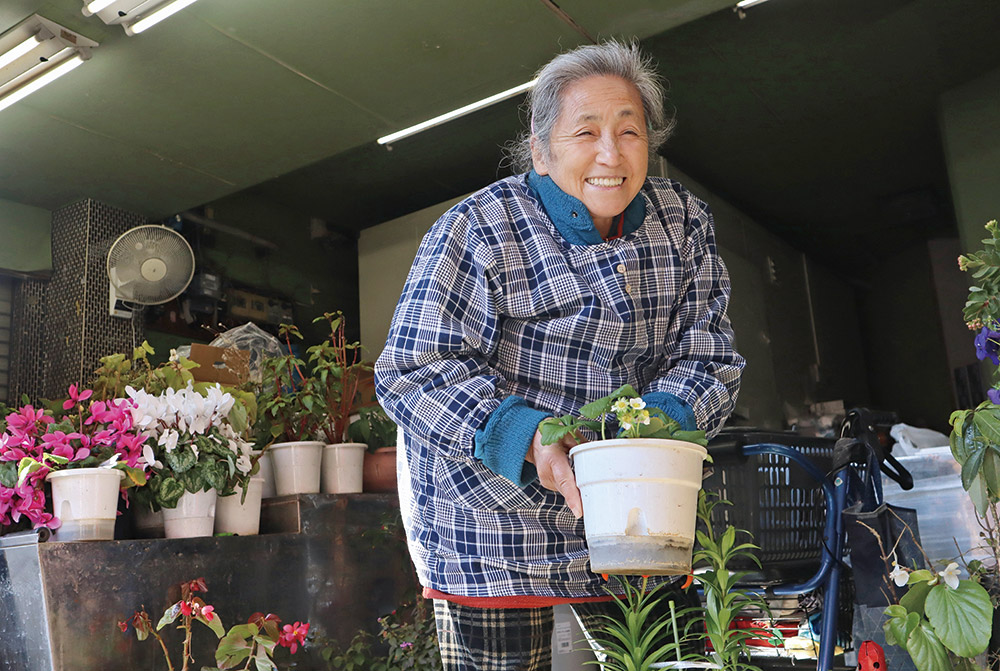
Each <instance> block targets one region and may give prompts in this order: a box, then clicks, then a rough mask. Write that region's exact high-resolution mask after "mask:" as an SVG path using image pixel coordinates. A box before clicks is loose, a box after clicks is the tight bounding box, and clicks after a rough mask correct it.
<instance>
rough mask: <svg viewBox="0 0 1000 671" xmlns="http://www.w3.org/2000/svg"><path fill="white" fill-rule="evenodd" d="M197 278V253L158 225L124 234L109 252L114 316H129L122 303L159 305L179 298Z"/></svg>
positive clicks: (111, 305)
mask: <svg viewBox="0 0 1000 671" xmlns="http://www.w3.org/2000/svg"><path fill="white" fill-rule="evenodd" d="M193 276H194V252H193V251H191V245H189V244H188V242H187V240H185V239H184V237H183V236H182V235H181V234H180V233H177V232H176V231H174V230H173V229H170V228H167V227H166V226H159V225H155V224H150V225H145V226H136V227H135V228H132V229H129V230H127V231H125V232H124V233H122V234H121V235H120V236H119V237H118V239H117V240H115V241H114V243H112V245H111V249H110V250H109V251H108V279H109V280H110V281H111V299H110V309H111V314H112V315H114V316H116V317H129V316H131V311H130V310H128V309H127V308H125V307H124V306H122V305H121V301H126V302H129V303H137V304H139V305H158V304H160V303H166V302H167V301H169V300H171V299H174V298H176V297H177V296H179V295H180V294H181V293H182V292H183V291H184V290H185V289H186V288H187V286H188V284H190V283H191V278H192V277H193Z"/></svg>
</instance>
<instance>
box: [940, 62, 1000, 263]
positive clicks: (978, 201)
mask: <svg viewBox="0 0 1000 671" xmlns="http://www.w3.org/2000/svg"><path fill="white" fill-rule="evenodd" d="M998 119H1000V69H997V70H994V71H993V72H991V73H989V74H987V75H985V76H983V77H980V78H979V79H975V80H973V81H971V82H968V83H966V84H963V85H962V86H958V87H956V88H954V89H952V90H951V91H949V92H948V93H946V94H945V95H944V96H942V98H941V135H942V138H943V142H944V151H945V160H946V161H947V164H948V179H949V181H950V182H951V196H952V201H953V203H954V205H955V217H956V220H957V221H958V229H959V238H960V239H961V242H962V249H963V250H970V251H971V250H974V249H978V248H979V241H980V240H981V239H983V238H984V237H985V231H983V225H984V224H985V223H986V222H987V221H989V220H990V219H1000V192H998V188H997V184H998V179H1000V177H998V176H1000V123H998V122H997V120H998Z"/></svg>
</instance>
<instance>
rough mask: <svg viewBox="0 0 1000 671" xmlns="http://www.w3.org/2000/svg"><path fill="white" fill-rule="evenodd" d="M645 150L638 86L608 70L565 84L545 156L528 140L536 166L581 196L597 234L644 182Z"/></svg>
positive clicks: (556, 181)
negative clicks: (607, 74)
mask: <svg viewBox="0 0 1000 671" xmlns="http://www.w3.org/2000/svg"><path fill="white" fill-rule="evenodd" d="M648 152H649V142H648V138H647V135H646V118H645V115H644V114H643V111H642V99H641V98H640V97H639V92H638V91H637V90H636V88H635V87H634V86H632V85H631V84H629V83H628V82H626V81H625V80H624V79H620V78H618V77H612V76H606V75H597V76H593V77H587V78H586V79H581V80H579V81H576V82H574V83H573V84H571V85H569V86H568V87H566V90H565V91H564V92H563V94H562V104H561V106H560V110H559V117H558V118H557V119H556V123H555V125H553V127H552V134H551V136H550V139H549V151H548V156H547V157H546V156H545V154H544V152H542V151H541V148H540V147H538V146H536V145H535V144H534V142H533V143H532V160H533V162H534V166H535V172H537V173H538V174H539V175H548V176H549V177H551V178H552V181H553V182H555V183H556V186H558V187H559V188H560V189H562V190H563V191H564V192H565V193H567V194H569V195H571V196H573V197H574V198H577V199H579V200H580V201H582V202H583V204H584V205H585V206H586V208H587V210H588V211H589V212H590V216H591V218H592V219H593V220H594V225H595V226H596V227H597V230H598V231H599V232H600V233H601V235H606V234H607V232H608V229H609V228H610V227H611V221H612V219H613V218H614V217H616V216H617V215H619V214H621V213H622V212H623V211H624V210H625V208H626V207H627V206H628V204H629V203H630V202H632V199H633V198H635V195H636V194H637V193H639V189H641V188H642V184H643V182H644V181H645V179H646V168H647V166H648V161H649V153H648Z"/></svg>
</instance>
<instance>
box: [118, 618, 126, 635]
mask: <svg viewBox="0 0 1000 671" xmlns="http://www.w3.org/2000/svg"><path fill="white" fill-rule="evenodd" d="M118 628H119V629H121V630H122V633H123V634H124V633H125V632H126V631H128V622H124V621H119V622H118Z"/></svg>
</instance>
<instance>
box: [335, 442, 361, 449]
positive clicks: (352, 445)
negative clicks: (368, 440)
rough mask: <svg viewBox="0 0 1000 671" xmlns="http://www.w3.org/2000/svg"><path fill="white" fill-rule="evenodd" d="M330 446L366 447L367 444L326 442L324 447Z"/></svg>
mask: <svg viewBox="0 0 1000 671" xmlns="http://www.w3.org/2000/svg"><path fill="white" fill-rule="evenodd" d="M331 447H360V448H363V449H368V445H366V444H365V443H327V444H326V446H325V448H324V449H329V448H331Z"/></svg>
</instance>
